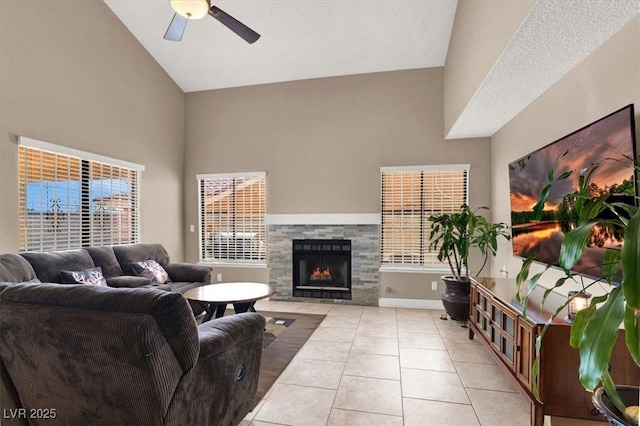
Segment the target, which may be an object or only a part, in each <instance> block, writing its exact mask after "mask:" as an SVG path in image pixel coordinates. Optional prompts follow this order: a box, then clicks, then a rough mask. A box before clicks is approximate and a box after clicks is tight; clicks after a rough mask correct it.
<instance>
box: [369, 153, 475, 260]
mask: <svg viewBox="0 0 640 426" xmlns="http://www.w3.org/2000/svg"><path fill="white" fill-rule="evenodd" d="M380 172H381V186H382V197H381V199H382V206H381V212H382V214H381V221H382V223H381V228H380V229H381V232H380V235H381V242H380V250H381V253H380V258H381V264H382V266H383V267H385V266H386V267H391V268H392V267H410V268H442V267H443V264H442V263H441V262H440V261H439V260H438V257H437V251H436V250H429V234H430V232H431V222H430V221H429V216H430V215H432V214H439V213H453V212H456V211H458V210H459V209H460V206H462V205H463V204H467V199H468V197H467V188H468V185H467V177H468V173H469V165H440V166H419V167H383V168H382V169H381V170H380Z"/></svg>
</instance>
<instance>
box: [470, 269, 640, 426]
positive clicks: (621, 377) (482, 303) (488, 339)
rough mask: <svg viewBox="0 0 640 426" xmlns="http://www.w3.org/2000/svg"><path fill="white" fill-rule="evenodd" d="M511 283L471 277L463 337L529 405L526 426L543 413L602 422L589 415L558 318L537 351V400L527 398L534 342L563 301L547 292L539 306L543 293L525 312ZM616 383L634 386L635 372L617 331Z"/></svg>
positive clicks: (566, 331)
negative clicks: (478, 346)
mask: <svg viewBox="0 0 640 426" xmlns="http://www.w3.org/2000/svg"><path fill="white" fill-rule="evenodd" d="M516 293H517V285H516V282H515V280H514V279H506V278H484V277H483V278H474V279H472V282H471V306H470V315H469V339H473V338H474V337H475V336H476V335H477V336H478V337H479V338H480V341H481V342H482V343H483V345H484V346H485V347H486V348H487V349H488V350H489V353H490V354H491V355H492V356H493V358H494V359H495V360H496V361H497V363H498V365H499V366H500V367H501V368H502V370H503V371H504V372H505V374H506V375H507V376H508V377H509V378H510V379H511V381H512V382H513V384H514V385H515V387H516V389H517V390H518V391H519V392H520V393H521V394H522V396H524V397H525V398H526V399H527V400H528V401H529V402H530V404H531V425H534V426H542V424H543V421H544V416H545V415H552V416H560V417H573V418H581V419H590V420H601V421H602V420H604V418H602V417H600V416H598V415H597V414H594V407H593V404H592V403H591V394H590V393H589V392H587V391H586V390H584V388H583V387H582V385H581V384H580V381H579V379H578V366H579V363H580V360H579V355H578V351H577V349H574V348H572V347H571V346H569V335H570V333H571V326H570V325H569V324H567V323H565V322H564V320H563V319H562V316H561V315H560V316H559V317H560V318H554V319H553V321H552V323H551V326H550V327H549V329H548V330H547V332H546V334H545V335H544V338H543V341H542V346H541V350H540V372H539V390H540V401H538V400H536V399H535V398H534V396H533V388H532V379H533V377H532V375H531V368H532V365H533V360H534V359H535V356H536V353H535V341H536V338H537V337H538V336H539V335H540V333H541V332H542V329H543V328H544V325H545V324H546V322H547V321H548V320H549V318H552V316H553V312H555V311H556V309H557V308H558V307H559V306H561V305H562V304H563V303H564V302H565V301H566V297H563V296H561V295H559V294H556V293H551V294H550V295H549V297H548V298H547V300H546V301H545V303H544V305H541V302H542V295H543V293H544V289H541V288H538V289H536V290H534V292H533V293H532V294H531V295H530V296H529V302H528V304H527V309H526V313H525V310H524V308H523V306H522V305H521V304H520V303H519V302H518V301H517V300H516ZM611 376H612V377H613V379H614V381H615V382H616V383H617V384H630V385H637V384H638V382H640V369H639V368H638V366H637V365H636V364H635V363H634V362H633V360H632V359H631V356H630V355H629V354H628V352H627V350H626V347H625V343H624V334H623V331H622V330H621V332H620V334H619V336H618V341H617V342H616V346H615V347H614V351H613V355H612V361H611Z"/></svg>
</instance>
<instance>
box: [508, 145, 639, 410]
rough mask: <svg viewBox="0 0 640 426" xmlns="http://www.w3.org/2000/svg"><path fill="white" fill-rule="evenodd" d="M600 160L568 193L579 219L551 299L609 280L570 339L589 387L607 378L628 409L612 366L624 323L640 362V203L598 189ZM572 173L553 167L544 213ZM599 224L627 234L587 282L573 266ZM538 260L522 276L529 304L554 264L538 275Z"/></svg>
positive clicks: (538, 209)
mask: <svg viewBox="0 0 640 426" xmlns="http://www.w3.org/2000/svg"><path fill="white" fill-rule="evenodd" d="M639 158H640V157H639ZM600 166H601V164H596V165H594V166H593V167H592V168H591V169H589V170H587V171H586V172H585V173H584V174H582V175H581V176H580V177H579V180H578V189H577V190H576V191H575V192H573V193H570V194H567V195H565V197H564V201H565V202H566V203H565V204H567V205H570V206H572V209H573V212H572V215H573V217H575V218H576V221H575V224H574V225H573V227H572V229H571V230H570V231H568V232H567V233H566V234H565V236H564V240H563V241H562V245H561V248H560V257H559V266H560V268H561V269H562V271H563V276H562V277H561V278H560V279H558V280H556V281H555V283H554V284H553V286H552V287H551V288H548V289H547V290H546V291H545V299H546V296H547V295H548V294H549V293H550V292H551V291H553V290H558V289H560V288H562V287H563V286H565V285H569V284H570V283H574V284H573V286H574V287H575V285H576V283H577V284H579V285H580V286H582V288H583V290H585V291H586V290H588V289H589V288H590V287H592V286H594V285H596V284H603V285H604V286H605V288H606V289H607V291H606V292H605V294H603V295H601V296H598V297H595V298H594V299H593V300H592V301H591V304H590V306H589V307H588V308H587V309H584V310H582V311H579V312H578V314H577V316H576V318H575V320H574V322H573V324H572V327H571V338H570V344H571V346H573V347H575V348H578V350H579V354H580V368H579V376H580V381H581V382H582V385H583V387H584V388H585V389H587V390H589V391H593V390H594V389H595V388H596V387H598V386H599V385H600V384H602V385H603V386H604V389H605V392H606V394H607V397H608V398H609V399H610V400H611V402H612V403H613V404H614V405H615V406H616V408H617V409H618V410H620V412H621V413H622V412H624V409H625V407H624V404H623V402H622V400H621V399H620V398H619V397H618V394H617V391H616V387H615V384H614V383H613V380H612V378H611V375H610V374H609V371H608V367H609V362H610V360H611V355H612V351H613V347H614V344H615V342H616V339H617V337H618V333H619V329H620V326H621V325H622V324H624V329H625V330H624V335H625V341H626V347H627V349H628V351H629V354H630V355H631V357H632V358H633V360H634V362H635V363H636V365H638V366H640V209H638V207H636V205H635V203H629V202H619V201H618V202H612V201H610V200H611V194H610V193H594V192H593V191H592V177H593V174H594V172H595V171H596V170H597V169H598V168H599V167H600ZM634 166H635V169H636V171H640V168H639V163H638V160H636V161H635V162H634ZM571 174H572V172H566V173H563V174H561V175H560V176H557V177H556V176H554V171H553V170H551V171H550V172H549V174H548V184H547V185H546V186H545V188H544V189H543V191H542V193H541V195H540V199H539V201H538V203H537V204H536V206H535V208H534V212H535V213H536V215H538V217H539V216H540V214H541V213H542V210H543V208H544V206H545V203H546V201H547V199H548V197H549V193H550V190H551V186H552V185H553V184H555V183H557V182H559V181H562V180H565V179H567V178H568V177H569V176H570V175H571ZM596 226H598V227H605V228H608V229H609V230H611V232H615V233H618V234H621V235H624V241H623V243H622V245H621V246H619V247H613V248H608V249H606V251H605V254H604V259H603V262H602V267H603V270H604V277H603V278H601V279H595V280H593V281H592V282H591V283H589V284H587V285H584V280H585V278H584V277H582V276H579V275H578V274H577V273H575V272H573V271H572V268H573V267H574V265H575V264H576V263H577V262H578V260H579V259H580V258H581V257H582V255H583V253H584V251H585V250H586V248H587V246H588V244H589V240H590V237H591V231H592V229H593V228H594V227H596ZM534 260H535V259H534V258H529V259H527V260H525V261H524V263H523V265H522V268H521V270H520V272H519V274H518V276H517V278H516V281H517V284H518V290H519V293H520V294H523V295H525V296H524V297H522V302H523V305H524V306H525V307H526V301H527V300H526V299H527V298H526V295H527V294H529V293H530V291H532V290H533V289H534V288H535V287H536V286H538V285H539V282H540V279H541V277H542V276H543V274H544V273H545V272H546V271H547V270H548V269H549V267H550V266H547V267H546V268H545V269H544V270H543V271H542V272H538V273H535V274H533V275H532V274H531V266H532V264H533V261H534ZM620 270H621V271H622V280H621V282H620V283H619V284H616V283H614V282H613V278H614V276H615V275H616V274H617V273H619V271H620ZM568 303H569V301H567V303H565V304H564V305H563V306H561V307H560V308H558V310H557V311H556V312H555V315H554V317H555V316H557V315H559V314H560V313H561V312H563V310H564V308H565V307H566V306H567V304H568ZM551 320H552V319H550V320H549V323H550V322H551ZM547 326H548V324H547ZM544 331H546V327H545V329H544V330H543V332H542V334H541V335H540V337H538V339H537V341H536V350H537V352H538V354H539V352H540V347H541V344H542V339H543V337H544ZM536 362H537V360H536ZM534 369H535V366H534ZM536 390H537V385H536Z"/></svg>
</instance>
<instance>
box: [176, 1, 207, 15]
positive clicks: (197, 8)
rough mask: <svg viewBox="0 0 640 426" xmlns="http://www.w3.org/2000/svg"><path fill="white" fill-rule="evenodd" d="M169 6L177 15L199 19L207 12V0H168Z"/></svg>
mask: <svg viewBox="0 0 640 426" xmlns="http://www.w3.org/2000/svg"><path fill="white" fill-rule="evenodd" d="M169 3H171V7H172V8H173V10H175V11H176V13H177V14H178V15H182V16H184V17H185V18H188V19H201V18H204V17H205V16H207V13H209V9H210V7H211V6H210V5H209V1H208V0H170V1H169Z"/></svg>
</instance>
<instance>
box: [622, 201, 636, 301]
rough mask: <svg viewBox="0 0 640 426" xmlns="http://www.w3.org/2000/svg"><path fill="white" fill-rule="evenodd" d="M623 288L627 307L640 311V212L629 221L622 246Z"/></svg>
mask: <svg viewBox="0 0 640 426" xmlns="http://www.w3.org/2000/svg"><path fill="white" fill-rule="evenodd" d="M621 257H622V288H623V289H624V297H625V299H626V300H627V305H629V306H630V307H631V308H634V309H640V210H638V211H636V213H635V214H634V215H633V217H632V218H631V219H630V220H629V223H628V224H627V227H626V229H625V231H624V244H623V245H622V254H621Z"/></svg>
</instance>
